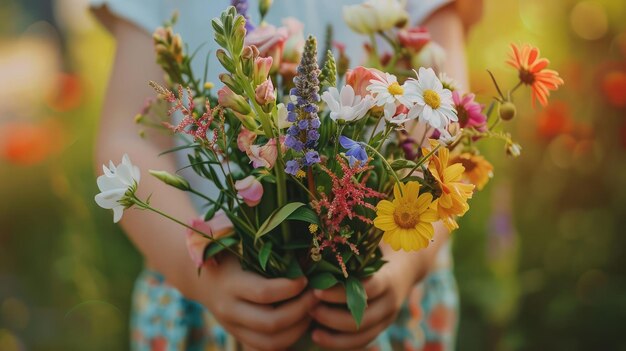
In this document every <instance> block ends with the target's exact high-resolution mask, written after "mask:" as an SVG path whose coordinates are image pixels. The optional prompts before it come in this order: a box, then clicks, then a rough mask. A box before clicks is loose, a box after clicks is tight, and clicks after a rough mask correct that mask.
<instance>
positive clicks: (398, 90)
mask: <svg viewBox="0 0 626 351" xmlns="http://www.w3.org/2000/svg"><path fill="white" fill-rule="evenodd" d="M387 91H388V92H389V94H391V95H402V94H404V88H403V87H401V86H400V84H398V82H393V83H391V85H390V86H389V87H388V88H387Z"/></svg>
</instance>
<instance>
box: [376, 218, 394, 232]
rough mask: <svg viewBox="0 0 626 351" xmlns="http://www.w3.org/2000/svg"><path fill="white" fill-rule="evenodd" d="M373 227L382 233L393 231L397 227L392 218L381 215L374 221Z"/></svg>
mask: <svg viewBox="0 0 626 351" xmlns="http://www.w3.org/2000/svg"><path fill="white" fill-rule="evenodd" d="M374 226H375V227H376V228H378V229H380V230H382V231H389V230H395V229H397V228H398V225H397V224H396V222H395V221H394V219H393V216H389V215H382V216H378V217H376V218H375V219H374Z"/></svg>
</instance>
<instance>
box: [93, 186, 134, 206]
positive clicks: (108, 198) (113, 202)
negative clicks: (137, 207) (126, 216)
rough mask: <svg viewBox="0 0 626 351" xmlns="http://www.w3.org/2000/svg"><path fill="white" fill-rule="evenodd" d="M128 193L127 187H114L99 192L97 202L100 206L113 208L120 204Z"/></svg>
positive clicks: (96, 197)
mask: <svg viewBox="0 0 626 351" xmlns="http://www.w3.org/2000/svg"><path fill="white" fill-rule="evenodd" d="M125 193H126V189H113V190H108V191H103V192H101V193H99V194H97V195H96V196H95V198H94V200H95V201H96V204H98V206H100V207H102V208H105V209H111V208H113V207H115V206H119V201H120V200H121V199H122V198H123V197H124V194H125Z"/></svg>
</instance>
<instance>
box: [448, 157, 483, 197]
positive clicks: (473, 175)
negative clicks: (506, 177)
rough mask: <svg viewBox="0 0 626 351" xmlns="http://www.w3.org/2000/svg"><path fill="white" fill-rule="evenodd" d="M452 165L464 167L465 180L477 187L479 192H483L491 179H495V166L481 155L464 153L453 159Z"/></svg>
mask: <svg viewBox="0 0 626 351" xmlns="http://www.w3.org/2000/svg"><path fill="white" fill-rule="evenodd" d="M450 163H460V164H461V165H463V167H464V168H465V171H464V172H463V178H464V179H466V180H467V181H469V182H470V183H472V184H474V185H476V188H477V189H478V190H483V188H484V187H485V185H487V182H489V178H491V177H493V166H492V165H491V163H489V161H487V160H485V158H484V157H482V156H480V155H472V154H470V153H463V154H460V155H458V156H456V157H455V158H453V159H452V161H450Z"/></svg>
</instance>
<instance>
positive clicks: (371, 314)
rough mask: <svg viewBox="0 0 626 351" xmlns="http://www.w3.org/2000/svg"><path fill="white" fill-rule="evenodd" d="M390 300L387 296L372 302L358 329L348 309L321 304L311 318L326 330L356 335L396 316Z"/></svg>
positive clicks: (314, 310)
mask: <svg viewBox="0 0 626 351" xmlns="http://www.w3.org/2000/svg"><path fill="white" fill-rule="evenodd" d="M390 300H391V299H390V298H389V297H388V296H387V295H383V296H380V297H379V298H378V299H376V300H374V301H372V302H371V303H370V304H369V306H368V307H367V308H366V309H365V314H364V315H363V320H362V321H361V325H360V327H359V328H358V329H357V326H356V322H355V321H354V317H352V314H350V311H348V310H347V309H346V308H341V307H332V306H328V305H326V304H319V305H317V306H316V307H315V308H314V309H313V311H312V312H311V316H313V319H315V320H316V321H317V322H318V323H319V324H321V325H323V326H324V327H326V328H329V329H333V330H336V331H341V332H350V333H354V332H358V331H359V330H367V329H369V328H371V327H373V326H374V325H376V324H378V323H381V322H382V321H384V320H386V319H387V318H388V317H389V316H390V315H392V314H394V313H395V311H394V309H393V304H392V303H391V301H390Z"/></svg>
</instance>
